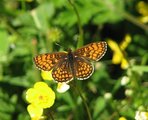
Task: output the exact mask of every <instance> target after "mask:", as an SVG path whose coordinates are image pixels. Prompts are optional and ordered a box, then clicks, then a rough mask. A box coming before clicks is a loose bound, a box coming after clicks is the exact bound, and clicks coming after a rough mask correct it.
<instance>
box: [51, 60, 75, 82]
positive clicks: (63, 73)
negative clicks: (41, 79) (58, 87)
mask: <svg viewBox="0 0 148 120" xmlns="http://www.w3.org/2000/svg"><path fill="white" fill-rule="evenodd" d="M52 77H53V78H54V80H56V81H57V82H67V81H68V82H69V81H71V80H72V79H73V75H72V72H71V68H70V63H69V62H68V61H61V62H60V63H59V64H58V65H57V66H56V67H55V68H54V69H53V71H52Z"/></svg>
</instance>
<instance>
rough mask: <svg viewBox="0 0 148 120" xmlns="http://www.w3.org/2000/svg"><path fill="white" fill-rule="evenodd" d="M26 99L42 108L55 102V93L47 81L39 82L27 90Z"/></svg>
mask: <svg viewBox="0 0 148 120" xmlns="http://www.w3.org/2000/svg"><path fill="white" fill-rule="evenodd" d="M26 100H27V101H28V102H29V103H31V104H34V105H38V106H39V107H41V108H49V107H51V106H52V105H53V104H54V101H55V93H54V91H53V90H52V89H51V88H50V87H48V85H47V84H46V83H44V82H37V83H36V84H35V85H34V88H30V89H28V90H27V92H26Z"/></svg>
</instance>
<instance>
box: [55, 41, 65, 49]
mask: <svg viewBox="0 0 148 120" xmlns="http://www.w3.org/2000/svg"><path fill="white" fill-rule="evenodd" d="M55 45H57V46H59V47H60V48H63V50H64V49H65V48H64V47H63V46H62V45H60V44H59V43H57V42H55Z"/></svg>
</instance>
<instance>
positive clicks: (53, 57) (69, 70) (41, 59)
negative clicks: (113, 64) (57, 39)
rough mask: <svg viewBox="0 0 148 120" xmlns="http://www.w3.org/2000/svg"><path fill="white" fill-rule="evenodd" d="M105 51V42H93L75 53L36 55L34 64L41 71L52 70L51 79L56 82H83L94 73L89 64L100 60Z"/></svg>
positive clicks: (70, 51)
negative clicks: (75, 79) (75, 80)
mask: <svg viewBox="0 0 148 120" xmlns="http://www.w3.org/2000/svg"><path fill="white" fill-rule="evenodd" d="M106 51H107V43H106V42H103V41H102V42H94V43H90V44H88V45H85V46H83V47H81V48H79V49H77V50H75V51H72V50H71V49H69V50H68V52H54V53H46V54H41V55H37V56H36V57H34V63H35V65H36V66H37V68H39V69H41V70H44V71H50V70H52V77H53V79H54V80H55V81H57V82H69V81H71V80H73V79H74V78H77V79H78V80H84V79H88V78H89V77H90V76H91V75H92V73H93V72H94V66H93V64H92V63H91V62H93V61H98V60H100V59H101V58H102V57H103V56H104V55H105V53H106Z"/></svg>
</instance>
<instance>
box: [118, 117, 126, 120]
mask: <svg viewBox="0 0 148 120" xmlns="http://www.w3.org/2000/svg"><path fill="white" fill-rule="evenodd" d="M119 120H127V119H126V118H125V117H120V118H119Z"/></svg>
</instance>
